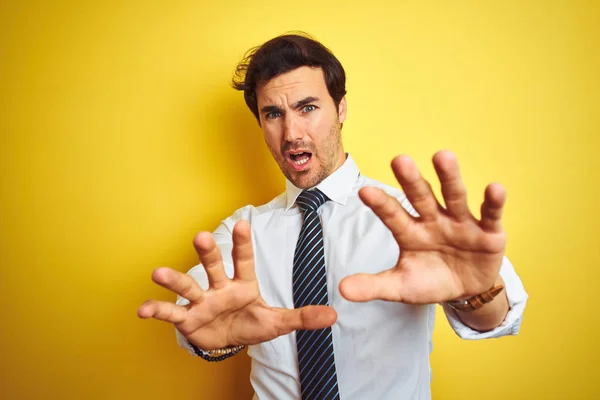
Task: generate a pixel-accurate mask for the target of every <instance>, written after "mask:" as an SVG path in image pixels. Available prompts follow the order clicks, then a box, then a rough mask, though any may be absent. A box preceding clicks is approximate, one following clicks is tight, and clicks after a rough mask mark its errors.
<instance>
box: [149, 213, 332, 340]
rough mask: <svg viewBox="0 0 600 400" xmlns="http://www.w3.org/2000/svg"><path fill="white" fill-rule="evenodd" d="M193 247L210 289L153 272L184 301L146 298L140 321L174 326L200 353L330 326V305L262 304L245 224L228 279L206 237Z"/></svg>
mask: <svg viewBox="0 0 600 400" xmlns="http://www.w3.org/2000/svg"><path fill="white" fill-rule="evenodd" d="M194 244H195V246H196V250H197V251H198V255H199V257H200V261H201V262H202V265H203V267H204V269H205V271H206V274H207V276H208V280H209V285H210V287H209V289H208V290H206V291H204V290H202V289H201V288H200V286H199V285H198V283H197V282H196V281H195V280H194V279H193V278H192V277H191V276H189V275H186V274H183V273H181V272H178V271H175V270H172V269H170V268H158V269H156V270H155V271H154V273H153V274H152V279H153V280H154V282H156V283H157V284H159V285H161V286H163V287H165V288H167V289H169V290H171V291H173V292H175V293H176V294H178V295H179V296H181V297H183V298H185V299H187V300H188V301H189V302H188V304H186V305H185V306H179V305H175V304H173V303H168V302H161V301H156V300H149V301H147V302H146V303H144V304H143V305H142V306H141V307H140V309H139V310H138V315H139V316H140V317H141V318H155V319H158V320H161V321H166V322H170V323H172V324H174V325H175V326H176V327H177V329H178V330H179V332H181V333H182V334H183V335H184V336H185V337H186V338H187V339H188V340H189V341H190V342H191V343H193V344H194V345H196V346H197V347H199V348H201V349H204V350H212V349H220V348H223V347H225V346H230V345H234V346H235V345H252V344H257V343H262V342H265V341H268V340H271V339H274V338H276V337H278V336H280V335H285V334H288V333H290V332H292V331H294V330H296V329H322V328H325V327H328V326H331V325H332V324H333V323H334V322H335V319H336V314H335V311H333V309H331V308H330V307H326V306H308V307H302V308H299V309H294V310H288V309H283V308H274V307H270V306H268V305H267V304H266V303H265V301H264V300H263V298H262V296H261V295H260V291H259V288H258V282H257V280H256V274H255V272H254V254H253V251H252V241H251V238H250V228H249V225H248V223H247V222H240V223H238V224H237V225H236V227H235V228H234V231H233V245H234V247H233V254H232V255H233V262H234V266H235V276H234V278H233V279H229V278H228V277H227V276H226V274H225V270H224V267H223V260H222V257H221V252H220V250H219V249H218V247H217V246H216V244H215V241H214V239H213V237H212V235H211V234H210V233H208V232H202V233H200V234H199V235H198V236H197V237H196V239H195V241H194Z"/></svg>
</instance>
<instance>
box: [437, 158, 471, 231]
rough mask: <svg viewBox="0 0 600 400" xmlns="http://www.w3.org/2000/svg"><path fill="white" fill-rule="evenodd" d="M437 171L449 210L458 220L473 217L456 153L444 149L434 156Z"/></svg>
mask: <svg viewBox="0 0 600 400" xmlns="http://www.w3.org/2000/svg"><path fill="white" fill-rule="evenodd" d="M433 165H434V167H435V172H436V173H437V176H438V177H439V178H440V183H441V184H442V196H444V202H445V204H446V209H447V210H448V212H449V213H450V214H451V215H452V216H453V217H454V218H455V219H456V220H458V221H464V220H466V219H468V218H472V215H471V212H470V211H469V206H468V204H467V189H466V188H465V185H464V183H463V180H462V178H461V176H460V169H459V166H458V160H457V159H456V156H455V155H454V153H452V152H450V151H447V150H443V151H440V152H438V153H436V154H435V155H434V156H433Z"/></svg>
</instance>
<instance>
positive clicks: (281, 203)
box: [223, 192, 286, 229]
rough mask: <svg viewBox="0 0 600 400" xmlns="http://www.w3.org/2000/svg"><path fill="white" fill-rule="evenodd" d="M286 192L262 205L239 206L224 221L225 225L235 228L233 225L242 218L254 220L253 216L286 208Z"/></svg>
mask: <svg viewBox="0 0 600 400" xmlns="http://www.w3.org/2000/svg"><path fill="white" fill-rule="evenodd" d="M285 198H286V197H285V192H284V193H281V194H280V195H278V196H277V197H275V198H273V199H272V200H271V201H269V202H268V203H265V204H262V205H258V206H255V205H252V204H248V205H246V206H244V207H241V208H238V209H237V210H236V211H235V212H234V213H233V214H231V215H230V216H229V217H228V218H227V219H225V220H224V221H223V223H224V224H225V225H227V226H228V227H230V228H232V229H233V225H235V223H236V222H238V221H241V220H246V221H250V222H251V221H252V219H253V218H256V217H258V216H261V215H264V214H268V213H272V212H275V211H277V210H283V209H285Z"/></svg>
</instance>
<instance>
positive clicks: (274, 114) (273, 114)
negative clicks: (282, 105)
mask: <svg viewBox="0 0 600 400" xmlns="http://www.w3.org/2000/svg"><path fill="white" fill-rule="evenodd" d="M279 117H281V113H280V112H279V111H273V112H270V113H268V114H267V115H265V118H266V119H275V118H279Z"/></svg>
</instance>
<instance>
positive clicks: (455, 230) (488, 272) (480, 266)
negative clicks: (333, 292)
mask: <svg viewBox="0 0 600 400" xmlns="http://www.w3.org/2000/svg"><path fill="white" fill-rule="evenodd" d="M433 164H434V167H435V170H436V173H437V175H438V177H439V179H440V182H441V186H442V195H443V198H444V203H445V207H444V206H442V205H441V204H440V203H439V202H438V201H437V199H436V198H435V195H434V194H433V191H432V190H431V185H430V184H429V183H428V182H427V181H425V180H424V179H423V178H422V177H421V174H420V172H419V170H418V168H417V166H416V165H415V163H414V162H413V161H412V160H411V159H410V158H409V157H407V156H397V157H396V158H394V160H393V161H392V169H393V171H394V174H395V176H396V179H397V180H398V182H399V183H400V185H401V186H402V189H403V190H404V193H405V194H406V197H407V198H408V200H409V201H410V203H411V204H412V205H413V207H414V208H415V210H416V211H417V213H418V214H419V216H418V217H413V216H411V215H410V214H409V213H408V212H407V211H406V210H405V209H404V208H403V207H402V206H401V205H400V203H399V202H398V201H397V200H396V199H395V198H394V197H392V196H389V195H388V194H386V193H385V192H384V191H382V190H381V189H378V188H372V187H367V188H363V189H361V191H360V193H359V195H360V198H361V199H362V200H363V202H364V203H365V204H366V205H367V206H369V207H370V208H371V209H372V210H373V211H374V212H375V214H377V216H378V217H379V218H380V219H381V220H382V222H383V223H384V224H385V225H386V226H387V227H388V228H389V229H390V230H391V232H392V234H393V236H394V238H395V240H396V242H397V243H398V246H399V247H400V257H399V259H398V262H397V264H396V265H395V266H394V267H393V268H391V269H389V270H386V271H383V272H381V273H379V274H374V275H372V274H357V275H352V276H349V277H347V278H345V279H344V280H343V281H342V282H341V283H340V291H341V293H342V295H343V296H344V297H345V298H347V299H348V300H351V301H369V300H373V299H381V300H389V301H399V302H404V303H410V304H431V303H438V302H443V301H448V300H453V299H457V298H464V297H469V296H472V295H476V294H479V293H482V292H485V291H486V290H488V289H490V288H491V287H492V286H493V285H494V283H495V281H496V279H497V278H498V275H499V271H500V266H501V264H502V258H503V256H504V249H505V244H506V237H505V234H504V231H503V229H502V224H501V217H502V210H503V207H504V203H505V200H506V192H505V190H504V188H503V187H502V186H501V185H500V184H490V185H488V186H487V188H486V189H485V194H484V201H483V204H482V205H481V218H480V219H477V218H475V217H474V216H473V214H472V213H471V212H470V211H469V208H468V205H467V194H466V189H465V186H464V184H463V182H462V179H461V176H460V171H459V167H458V161H457V159H456V157H455V155H454V154H453V153H451V152H449V151H441V152H438V153H437V154H435V156H434V157H433Z"/></svg>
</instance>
